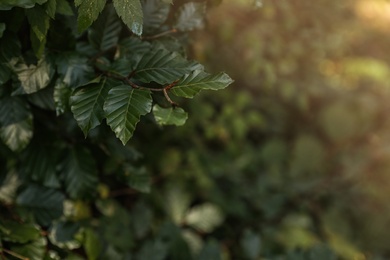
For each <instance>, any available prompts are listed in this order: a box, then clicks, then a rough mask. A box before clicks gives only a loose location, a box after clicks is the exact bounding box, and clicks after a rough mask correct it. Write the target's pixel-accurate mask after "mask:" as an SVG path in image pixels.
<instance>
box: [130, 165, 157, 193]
mask: <svg viewBox="0 0 390 260" xmlns="http://www.w3.org/2000/svg"><path fill="white" fill-rule="evenodd" d="M126 175H127V183H128V185H129V186H130V187H131V188H133V189H135V190H138V191H140V192H145V193H149V192H150V185H151V178H150V175H149V173H148V172H147V171H146V169H145V168H140V169H137V168H134V167H129V168H127V169H126Z"/></svg>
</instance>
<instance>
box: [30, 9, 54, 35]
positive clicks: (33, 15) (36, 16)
mask: <svg viewBox="0 0 390 260" xmlns="http://www.w3.org/2000/svg"><path fill="white" fill-rule="evenodd" d="M25 13H26V16H27V20H28V22H29V23H30V26H31V29H32V31H33V32H34V33H35V35H36V36H37V38H38V40H39V41H40V42H43V41H45V39H46V34H47V31H48V30H49V27H50V17H49V15H47V13H46V11H45V9H43V7H42V6H40V5H36V6H35V7H34V8H31V9H26V10H25Z"/></svg>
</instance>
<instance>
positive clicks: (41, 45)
mask: <svg viewBox="0 0 390 260" xmlns="http://www.w3.org/2000/svg"><path fill="white" fill-rule="evenodd" d="M30 41H31V47H32V49H33V51H34V54H35V56H36V57H37V58H38V59H41V58H42V56H43V53H44V52H45V46H46V38H44V39H43V40H42V41H41V40H39V39H38V37H37V35H36V34H35V33H34V32H33V31H32V29H31V32H30Z"/></svg>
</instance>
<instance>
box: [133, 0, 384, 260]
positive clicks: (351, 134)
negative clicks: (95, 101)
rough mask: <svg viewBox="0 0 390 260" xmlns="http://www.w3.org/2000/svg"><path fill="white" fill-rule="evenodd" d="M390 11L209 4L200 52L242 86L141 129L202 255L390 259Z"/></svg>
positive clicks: (157, 178) (153, 197)
mask: <svg viewBox="0 0 390 260" xmlns="http://www.w3.org/2000/svg"><path fill="white" fill-rule="evenodd" d="M256 6H257V8H256ZM389 21H390V2H389V1H386V0H344V1H337V0H332V1H329V0H318V1H307V0H294V1H288V0H278V1H272V0H268V1H267V0H264V1H263V2H260V1H255V2H252V1H249V0H240V1H239V0H235V1H232V0H231V1H223V2H222V4H221V5H220V6H218V8H215V9H213V10H212V11H211V13H210V14H209V19H208V25H207V28H206V31H200V32H197V33H196V34H195V37H194V40H193V42H192V55H193V57H194V58H195V59H197V60H200V61H202V62H203V63H206V64H208V67H209V68H210V70H212V71H219V70H225V71H226V72H227V73H228V74H229V75H230V76H231V77H232V78H233V79H234V80H235V83H234V86H232V87H230V88H229V89H228V90H226V91H221V92H218V93H211V94H210V93H205V94H203V95H202V96H201V98H198V99H196V100H194V101H193V102H191V103H188V107H187V109H188V110H189V113H190V118H191V119H190V120H188V121H187V124H186V125H185V126H183V127H180V128H169V127H166V128H164V129H163V130H159V129H151V128H150V127H145V130H144V131H143V132H142V133H139V134H138V138H135V140H142V141H140V143H142V144H143V147H144V149H141V150H142V153H143V154H144V155H145V156H144V158H143V160H144V161H143V162H144V163H145V164H146V165H149V166H151V169H150V170H151V172H153V173H154V177H153V185H152V191H151V193H150V200H148V202H147V203H157V204H155V205H165V206H164V207H163V208H162V209H161V212H165V213H166V214H167V216H170V219H171V220H172V221H173V223H174V224H175V225H176V227H180V232H181V233H182V237H183V238H184V240H185V241H187V244H188V246H189V248H190V250H191V251H192V252H195V253H194V254H195V255H197V256H199V259H313V260H314V259H315V260H317V259H389V258H390V244H389V241H390V235H389V232H388V228H389V227H390V206H389V205H390V204H389V203H388V201H387V200H388V199H389V197H390V190H389V188H388V187H389V185H390V176H389V172H390V149H389V147H390V134H389V129H390V118H389V111H390V107H389V104H390V103H389V100H390V93H389V82H390V81H389V78H390V77H389V76H390V67H389V64H390V55H389V49H388V46H390V36H389V27H388V24H389ZM151 132H152V133H151ZM154 135H155V136H159V138H153V139H151V138H149V139H148V137H150V136H154ZM145 140H146V141H145ZM147 140H150V144H148V145H145V142H147ZM153 147H154V148H155V149H154V148H153ZM162 147H164V148H162ZM172 187H174V188H172ZM160 196H161V197H162V198H161V199H158V198H159V197H160ZM155 214H157V213H155ZM160 220H161V219H160ZM155 243H156V242H155ZM155 246H156V245H155ZM202 254H204V255H203V256H202ZM206 255H207V257H206ZM178 259H184V258H178Z"/></svg>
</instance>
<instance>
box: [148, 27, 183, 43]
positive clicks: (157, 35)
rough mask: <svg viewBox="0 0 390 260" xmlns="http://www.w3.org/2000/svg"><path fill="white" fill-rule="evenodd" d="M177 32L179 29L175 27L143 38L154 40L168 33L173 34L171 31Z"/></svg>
mask: <svg viewBox="0 0 390 260" xmlns="http://www.w3.org/2000/svg"><path fill="white" fill-rule="evenodd" d="M176 32H177V29H175V28H173V29H171V30H169V31H165V32H162V33H158V34H155V35H150V36H144V37H141V39H142V40H153V39H157V38H160V37H163V36H165V35H168V34H171V33H176Z"/></svg>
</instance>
